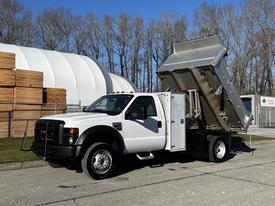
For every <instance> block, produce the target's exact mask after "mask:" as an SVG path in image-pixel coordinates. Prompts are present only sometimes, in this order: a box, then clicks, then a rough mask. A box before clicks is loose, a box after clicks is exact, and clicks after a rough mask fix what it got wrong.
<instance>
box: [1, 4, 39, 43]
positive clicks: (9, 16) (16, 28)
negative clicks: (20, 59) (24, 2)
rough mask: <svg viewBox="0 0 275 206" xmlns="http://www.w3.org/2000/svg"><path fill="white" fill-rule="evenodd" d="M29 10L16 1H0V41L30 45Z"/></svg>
mask: <svg viewBox="0 0 275 206" xmlns="http://www.w3.org/2000/svg"><path fill="white" fill-rule="evenodd" d="M33 37H34V36H33V23H32V13H31V11H29V10H27V9H25V8H24V7H23V6H21V4H19V3H18V2H17V1H13V0H1V1H0V41H1V42H4V43H8V44H20V45H25V46H31V45H32V43H33Z"/></svg>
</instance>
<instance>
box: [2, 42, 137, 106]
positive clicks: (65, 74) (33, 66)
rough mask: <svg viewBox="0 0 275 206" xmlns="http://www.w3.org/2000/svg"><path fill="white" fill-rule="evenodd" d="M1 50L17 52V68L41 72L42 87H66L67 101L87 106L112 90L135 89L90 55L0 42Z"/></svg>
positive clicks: (126, 90)
mask: <svg viewBox="0 0 275 206" xmlns="http://www.w3.org/2000/svg"><path fill="white" fill-rule="evenodd" d="M0 51H3V52H12V53H15V54H16V68H17V69H25V70H34V71H41V72H43V73H44V82H43V85H44V87H55V88H65V89H66V90H67V103H68V104H79V103H80V104H81V105H82V106H86V105H89V104H90V103H91V102H93V101H94V100H96V99H97V98H99V97H100V96H102V95H105V94H107V93H111V92H134V91H136V89H135V87H134V86H133V85H132V84H131V83H130V82H129V81H128V80H126V79H124V78H123V77H120V76H118V75H115V74H110V73H108V72H107V71H106V70H105V69H104V68H102V67H101V66H100V64H99V63H98V62H96V61H94V60H92V59H90V58H89V57H86V56H82V55H77V54H70V53H63V52H57V51H49V50H43V49H37V48H30V47H22V46H16V45H10V44H3V43H0Z"/></svg>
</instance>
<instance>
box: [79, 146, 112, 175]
mask: <svg viewBox="0 0 275 206" xmlns="http://www.w3.org/2000/svg"><path fill="white" fill-rule="evenodd" d="M116 159H117V158H116V153H115V151H113V150H112V148H111V147H110V145H108V144H106V143H100V142H99V143H94V144H92V145H91V146H90V147H89V148H88V149H87V151H86V153H85V155H84V157H83V159H82V161H81V166H82V170H83V172H84V173H85V174H86V175H88V176H89V177H91V178H94V179H104V178H108V177H110V175H111V174H112V173H113V171H114V169H115V167H116Z"/></svg>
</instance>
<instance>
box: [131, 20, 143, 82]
mask: <svg viewBox="0 0 275 206" xmlns="http://www.w3.org/2000/svg"><path fill="white" fill-rule="evenodd" d="M132 22H133V23H132V25H133V38H132V42H131V45H130V47H131V81H132V82H133V83H134V84H135V85H136V86H138V84H139V71H140V65H139V63H140V61H141V55H140V52H141V48H142V46H143V35H144V34H143V33H144V32H143V28H144V25H143V19H142V18H141V17H135V18H134V19H133V21H132Z"/></svg>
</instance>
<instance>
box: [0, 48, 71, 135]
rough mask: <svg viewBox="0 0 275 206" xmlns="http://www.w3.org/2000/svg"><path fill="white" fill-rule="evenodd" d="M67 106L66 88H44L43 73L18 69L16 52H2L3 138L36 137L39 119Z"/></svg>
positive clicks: (0, 112) (0, 111)
mask: <svg viewBox="0 0 275 206" xmlns="http://www.w3.org/2000/svg"><path fill="white" fill-rule="evenodd" d="M65 109H66V90H65V89H59V88H43V72H38V71H31V70H22V69H15V55H14V54H12V53H4V52H0V138H7V137H23V136H33V134H34V125H35V121H36V120H37V119H39V118H41V117H43V116H48V115H53V114H61V113H64V112H65Z"/></svg>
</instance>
